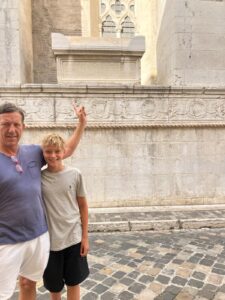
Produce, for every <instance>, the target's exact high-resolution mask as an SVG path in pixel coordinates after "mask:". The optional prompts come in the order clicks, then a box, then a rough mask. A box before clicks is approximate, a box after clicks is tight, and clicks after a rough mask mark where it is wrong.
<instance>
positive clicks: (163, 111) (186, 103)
mask: <svg viewBox="0 0 225 300" xmlns="http://www.w3.org/2000/svg"><path fill="white" fill-rule="evenodd" d="M1 100H2V101H10V102H15V103H16V104H17V105H19V106H20V107H21V108H23V109H24V110H25V111H26V124H27V125H28V127H46V128H48V127H49V128H51V127H66V128H70V127H73V126H74V113H73V111H72V110H71V102H72V96H71V98H68V97H67V98H63V99H62V98H58V97H57V98H55V97H19V96H18V97H17V100H15V98H13V99H9V98H8V97H6V98H5V99H4V97H3V98H1ZM77 102H78V104H79V103H80V104H82V105H84V106H85V107H86V111H87V112H88V120H89V122H88V126H89V127H93V128H94V127H96V128H101V127H102V128H104V127H107V128H116V127H201V126H208V127H219V126H220V127H221V126H223V127H225V99H224V97H217V98H213V97H212V98H210V97H209V98H204V97H202V98H191V97H181V98H176V97H163V98H158V97H147V98H146V97H138V96H136V97H132V96H131V97H130V98H129V96H128V97H123V96H121V97H116V98H114V97H108V98H107V99H105V98H102V97H99V98H98V97H95V98H92V97H89V98H88V97H85V98H83V97H81V98H80V100H78V101H77Z"/></svg>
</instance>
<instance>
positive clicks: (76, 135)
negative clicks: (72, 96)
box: [63, 104, 87, 158]
mask: <svg viewBox="0 0 225 300" xmlns="http://www.w3.org/2000/svg"><path fill="white" fill-rule="evenodd" d="M73 108H74V111H75V113H76V115H77V117H78V119H79V123H78V124H77V127H76V129H75V130H74V132H73V134H72V135H71V137H70V138H69V139H68V140H67V141H66V144H65V154H64V157H63V158H67V157H69V156H71V155H72V154H73V152H74V150H75V149H76V147H77V145H78V144H79V142H80V139H81V137H82V134H83V132H84V129H85V126H86V123H87V119H86V112H85V109H84V107H83V106H81V107H77V106H76V105H75V104H73Z"/></svg>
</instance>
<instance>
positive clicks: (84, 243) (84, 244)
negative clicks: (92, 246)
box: [77, 197, 89, 256]
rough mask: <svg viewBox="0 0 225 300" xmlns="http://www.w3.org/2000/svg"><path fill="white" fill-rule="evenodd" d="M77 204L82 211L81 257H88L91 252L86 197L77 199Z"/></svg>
mask: <svg viewBox="0 0 225 300" xmlns="http://www.w3.org/2000/svg"><path fill="white" fill-rule="evenodd" d="M77 202H78V206H79V210H80V218H81V227H82V240H81V249H80V255H81V256H86V255H87V253H88V251H89V241H88V205H87V201H86V198H85V197H77Z"/></svg>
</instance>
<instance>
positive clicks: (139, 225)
mask: <svg viewBox="0 0 225 300" xmlns="http://www.w3.org/2000/svg"><path fill="white" fill-rule="evenodd" d="M202 228H210V229H211V228H225V218H223V219H216V218H214V219H199V220H196V219H181V220H179V219H177V220H151V221H145V220H143V221H138V220H134V221H130V220H128V221H118V222H90V223H89V232H116V231H118V232H126V231H145V230H146V231H148V230H150V231H161V230H182V229H202Z"/></svg>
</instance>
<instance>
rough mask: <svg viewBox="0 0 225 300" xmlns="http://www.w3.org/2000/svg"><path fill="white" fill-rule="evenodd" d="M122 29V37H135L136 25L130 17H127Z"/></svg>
mask: <svg viewBox="0 0 225 300" xmlns="http://www.w3.org/2000/svg"><path fill="white" fill-rule="evenodd" d="M121 25H122V29H121V37H132V36H134V29H135V28H134V24H133V22H131V20H130V18H129V17H126V18H125V19H124V21H123V23H122V24H121Z"/></svg>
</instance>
